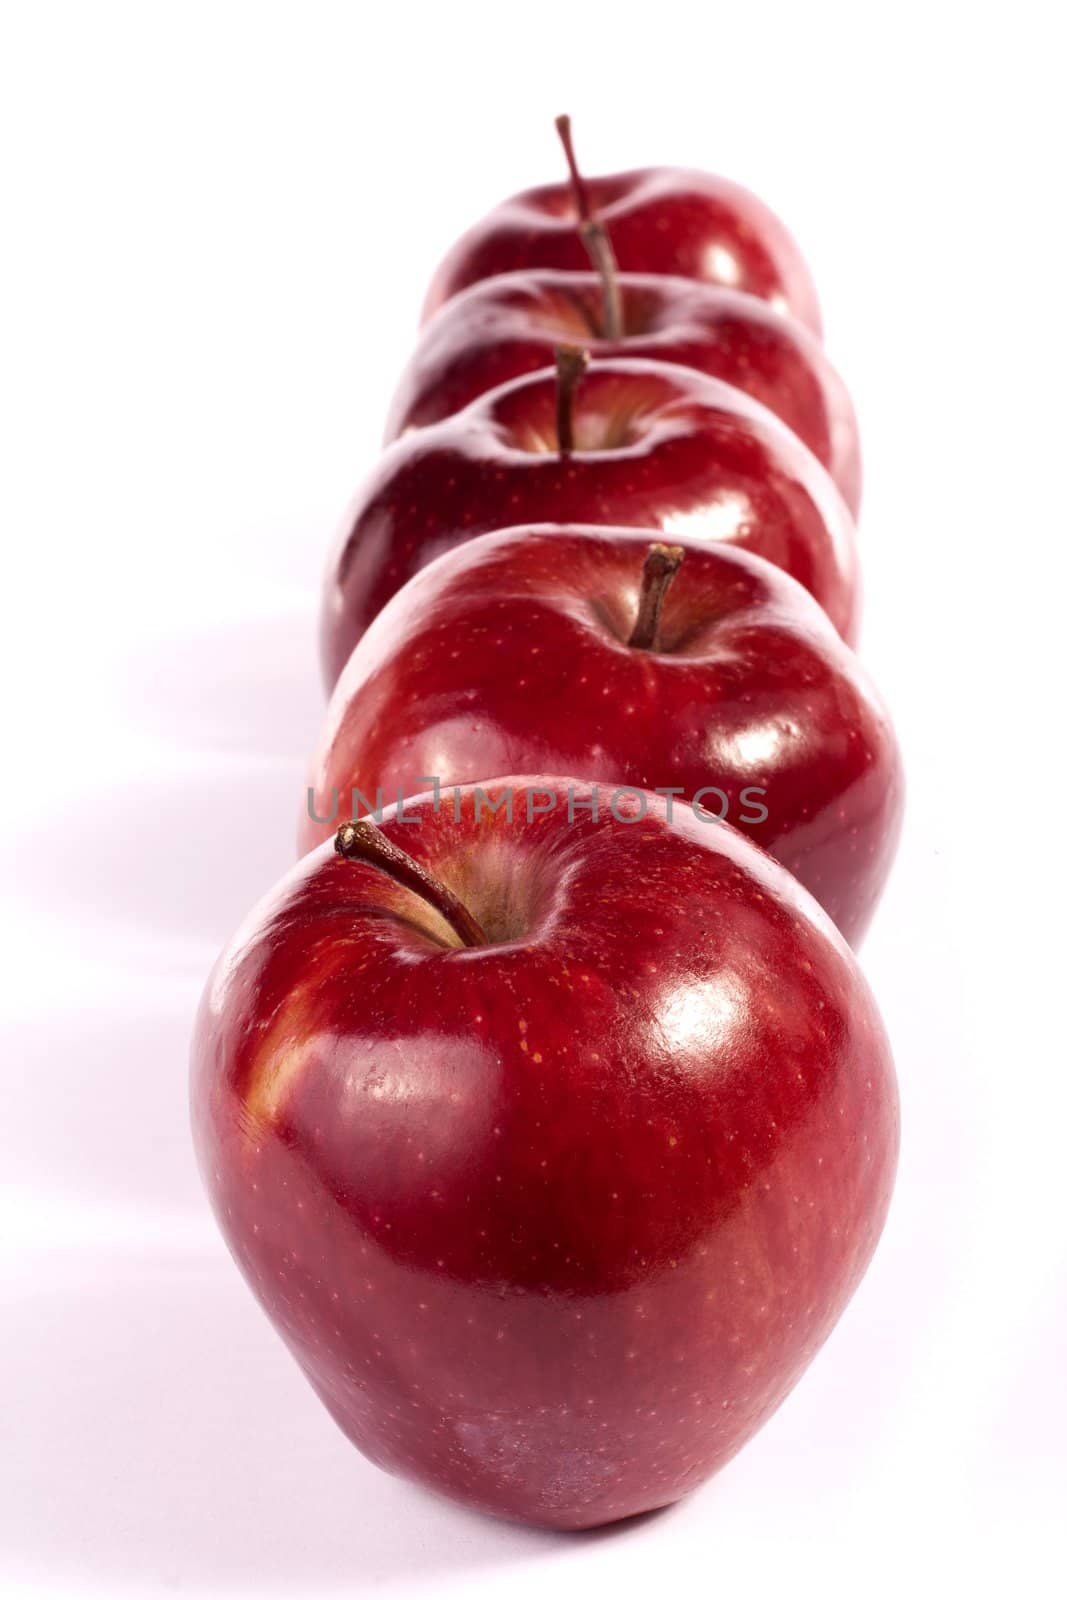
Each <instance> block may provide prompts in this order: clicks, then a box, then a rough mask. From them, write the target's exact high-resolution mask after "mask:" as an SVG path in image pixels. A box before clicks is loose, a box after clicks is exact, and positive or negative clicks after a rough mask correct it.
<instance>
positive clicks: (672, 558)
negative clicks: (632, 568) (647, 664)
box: [626, 544, 685, 650]
mask: <svg viewBox="0 0 1067 1600" xmlns="http://www.w3.org/2000/svg"><path fill="white" fill-rule="evenodd" d="M684 557H685V551H684V550H683V549H682V547H681V545H680V544H650V545H649V547H648V554H647V555H646V556H645V564H644V566H643V567H642V568H641V593H640V597H639V599H638V602H637V620H636V621H635V623H634V626H633V632H632V633H631V634H630V637H629V638H628V639H627V641H626V642H627V644H628V645H629V646H630V649H631V650H656V649H658V647H659V619H660V613H661V611H662V610H663V602H664V600H666V598H667V590H668V589H669V588H670V586H671V584H672V583H673V582H674V578H675V574H676V573H677V571H678V568H679V567H680V566H681V564H682V561H683V559H684Z"/></svg>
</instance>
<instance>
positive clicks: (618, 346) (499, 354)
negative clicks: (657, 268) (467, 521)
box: [386, 271, 860, 515]
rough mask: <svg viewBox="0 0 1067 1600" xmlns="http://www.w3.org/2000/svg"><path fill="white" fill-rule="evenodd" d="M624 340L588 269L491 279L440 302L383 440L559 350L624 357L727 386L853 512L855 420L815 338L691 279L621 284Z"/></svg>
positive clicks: (626, 279) (751, 300) (762, 304)
mask: <svg viewBox="0 0 1067 1600" xmlns="http://www.w3.org/2000/svg"><path fill="white" fill-rule="evenodd" d="M619 287H620V296H621V300H622V307H623V318H624V326H625V330H626V336H625V337H624V338H622V339H616V340H611V339H604V338H601V337H600V328H601V326H602V321H601V318H602V304H601V299H602V297H601V288H600V280H599V278H597V276H596V275H595V274H594V273H591V272H582V273H579V272H549V271H541V272H522V273H519V272H515V273H509V274H507V275H505V276H503V277H499V278H488V279H486V280H484V281H483V282H481V283H478V284H475V285H474V286H473V287H471V288H469V289H467V290H465V291H464V292H463V293H462V294H461V295H459V296H458V297H457V298H456V299H454V300H450V301H449V302H448V303H447V304H446V305H444V306H442V308H441V310H440V311H438V312H437V314H436V316H434V317H433V318H431V320H430V321H429V322H428V323H427V325H426V327H425V328H424V329H423V331H422V336H421V338H420V340H419V343H418V346H417V348H416V350H415V353H414V355H413V356H412V358H411V360H410V361H409V362H408V365H407V367H406V368H405V370H404V372H403V374H402V375H401V378H400V383H399V385H398V387H397V392H396V396H395V398H394V400H393V405H392V409H391V411H390V415H389V422H388V426H387V428H386V439H387V440H391V439H396V438H399V437H400V435H401V434H403V433H404V432H406V431H407V430H408V429H409V428H414V427H424V426H425V425H426V424H427V423H428V422H439V421H440V420H441V418H442V417H448V416H452V415H453V413H455V412H456V411H459V410H461V409H462V408H463V406H465V405H468V404H469V403H470V401H472V400H475V399H477V397H478V396H479V395H481V394H484V393H485V392H486V391H487V390H488V389H493V388H495V387H496V386H497V385H498V384H501V383H507V382H508V381H509V379H511V378H517V377H519V376H520V375H521V374H522V373H526V372H536V371H537V370H539V369H540V368H542V367H551V366H552V365H553V362H554V359H555V356H554V352H555V347H556V346H557V345H560V344H572V345H578V346H580V347H581V348H583V349H588V350H589V351H590V352H591V353H592V355H593V356H594V358H595V359H603V358H605V357H609V356H629V357H636V358H639V359H642V360H654V361H670V362H676V363H677V364H678V365H679V366H683V367H694V368H695V369H696V370H697V371H698V372H706V373H707V374H708V376H709V377H712V378H721V379H722V380H723V382H724V383H732V384H735V385H736V386H737V387H738V388H739V389H743V390H744V392H745V393H746V394H749V395H751V396H752V398H753V399H754V400H759V401H760V402H761V403H762V404H763V405H765V406H767V407H768V408H769V409H770V410H771V411H773V412H774V413H775V415H776V416H778V417H780V418H781V419H782V421H783V422H784V423H786V424H787V426H788V427H790V428H792V430H793V432H794V433H795V434H796V435H797V436H798V438H800V439H802V440H803V442H804V443H805V444H806V445H807V447H808V449H809V450H810V451H811V452H812V454H813V455H814V456H816V457H817V458H818V460H820V461H821V462H822V464H823V466H824V467H826V469H827V471H828V472H829V473H830V476H831V477H832V478H833V479H834V481H835V483H836V484H837V486H838V488H839V489H840V490H841V493H842V495H843V496H844V499H845V503H846V504H847V505H848V508H849V510H850V511H851V512H852V513H853V515H855V513H856V511H857V510H858V508H859V500H860V454H859V433H858V429H857V426H856V415H855V412H854V410H853V408H852V402H851V400H850V399H849V395H848V391H847V389H846V388H845V386H844V384H843V383H842V381H841V379H840V378H839V376H838V374H837V372H836V371H835V369H834V368H833V367H832V366H831V364H830V362H829V361H828V360H827V358H826V355H825V352H824V351H823V348H822V345H821V344H820V342H819V340H818V339H817V338H816V337H815V335H814V334H812V333H810V332H809V331H808V330H807V329H806V328H804V327H803V326H802V325H801V324H800V323H799V322H797V321H795V320H794V319H793V318H791V317H784V316H782V315H781V314H780V313H778V312H776V311H775V310H774V309H773V308H772V307H771V306H769V305H768V304H767V302H766V301H765V300H757V299H756V298H755V297H754V296H752V295H749V294H740V293H738V292H737V291H736V290H731V289H717V288H711V287H709V286H708V285H706V284H702V283H694V282H693V281H692V280H691V279H687V278H676V277H655V276H652V275H650V274H637V273H632V274H626V275H623V276H622V277H621V279H620V285H619Z"/></svg>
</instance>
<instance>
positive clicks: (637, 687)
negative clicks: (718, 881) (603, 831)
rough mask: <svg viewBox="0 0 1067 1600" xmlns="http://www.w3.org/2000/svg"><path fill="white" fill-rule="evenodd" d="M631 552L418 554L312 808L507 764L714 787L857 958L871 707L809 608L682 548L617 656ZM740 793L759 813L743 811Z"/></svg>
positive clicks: (775, 581)
mask: <svg viewBox="0 0 1067 1600" xmlns="http://www.w3.org/2000/svg"><path fill="white" fill-rule="evenodd" d="M648 543H649V540H648V535H647V534H642V533H638V532H635V531H633V530H625V531H624V530H616V529H613V530H610V531H609V530H606V529H596V528H584V529H577V528H558V529H557V528H550V529H544V528H541V529H515V530H511V531H508V532H504V533H499V534H489V535H487V536H486V537H484V538H482V539H476V540H473V541H472V542H471V543H469V544H467V545H464V546H462V547H461V548H460V549H458V550H456V551H454V552H453V553H452V554H451V555H448V556H445V557H443V558H442V559H441V560H439V561H437V562H435V563H434V564H433V566H432V567H430V568H428V569H427V570H426V571H425V572H423V573H422V574H421V575H420V576H419V577H418V578H417V579H416V580H415V581H414V582H413V583H411V584H409V585H408V586H407V587H406V588H405V589H403V590H402V591H401V592H400V593H399V594H397V595H395V596H394V597H393V599H392V601H390V603H389V605H388V606H387V607H386V609H385V610H384V611H383V612H382V613H381V615H380V616H379V617H378V618H377V619H376V621H375V622H374V623H373V624H372V626H371V629H370V631H369V632H368V633H367V634H365V635H364V637H363V639H362V641H361V642H360V644H359V645H358V646H357V648H356V650H355V652H354V653H353V655H352V657H351V658H350V660H349V662H348V665H347V667H346V668H345V671H344V672H343V674H342V675H341V678H340V681H339V682H338V684H337V687H336V689H335V690H334V694H333V698H332V700H331V703H330V709H329V713H328V716H327V721H326V727H325V729H324V732H323V735H322V738H321V740H320V743H319V747H318V751H317V754H316V756H315V759H314V761H313V762H312V767H311V772H310V774H309V778H308V782H309V784H310V785H312V786H313V787H314V789H315V791H316V803H315V807H314V809H315V813H316V815H317V816H320V817H325V818H329V817H331V815H333V813H334V811H335V810H336V813H337V815H338V820H345V819H347V818H350V817H351V812H352V804H351V794H352V790H353V788H358V789H360V790H361V791H362V793H363V794H364V795H365V796H366V797H367V802H366V803H367V805H373V804H374V803H375V792H376V790H377V789H378V788H379V787H380V789H381V791H382V793H383V796H384V799H385V801H386V802H392V801H394V800H395V799H396V798H397V794H398V792H401V791H402V792H403V793H405V794H408V795H413V794H417V793H418V792H419V791H420V790H421V789H424V788H426V787H427V780H428V779H429V778H431V777H436V778H438V779H439V780H440V782H441V783H442V785H450V784H455V783H473V782H476V781H478V780H479V779H492V778H495V777H496V775H497V774H498V773H500V772H509V771H515V770H518V771H528V772H566V773H568V774H573V776H574V777H576V778H584V779H589V780H590V781H600V782H602V783H606V784H611V783H616V784H635V785H637V786H638V787H639V788H645V789H655V788H667V787H680V788H681V789H682V790H683V791H684V793H685V794H686V795H687V796H689V797H692V796H693V795H694V794H695V793H696V792H697V790H698V789H700V788H701V787H703V786H704V785H715V786H717V787H718V788H720V789H721V790H722V791H723V793H724V794H725V795H726V796H727V797H728V805H727V807H726V814H727V817H728V819H729V820H730V821H731V822H733V823H734V824H735V825H739V826H741V827H742V829H743V831H744V832H746V833H749V834H750V835H751V837H753V838H754V839H756V840H757V842H758V843H760V844H762V845H763V846H764V848H765V849H768V850H770V851H771V853H772V854H773V855H775V856H776V857H777V858H778V860H780V861H781V862H783V863H784V865H785V866H787V867H788V868H789V870H790V871H791V872H792V873H794V875H795V876H796V877H797V878H798V879H799V880H800V882H801V883H802V884H803V885H804V887H805V888H807V889H809V890H810V891H811V892H812V893H813V894H814V895H815V897H816V898H817V899H818V900H819V901H820V902H821V904H822V905H823V907H824V908H825V909H826V910H827V911H828V912H829V914H830V915H831V916H832V917H833V919H834V921H835V922H836V923H837V925H838V927H839V928H840V929H841V931H842V933H844V935H845V937H846V938H847V939H848V940H849V941H850V942H851V943H853V944H855V943H856V942H858V940H859V939H860V937H861V936H862V934H863V932H864V931H865V929H866V927H867V924H868V922H869V920H870V917H871V914H872V912H873V910H874V907H875V904H876V903H877V899H878V896H879V894H880V893H881V890H882V887H883V885H884V883H885V879H886V877H887V875H888V872H889V868H890V865H891V863H892V859H893V855H894V851H895V848H896V842H897V836H898V833H899V827H900V814H901V806H902V800H903V779H902V774H901V766H900V757H899V752H898V750H897V745H896V741H895V739H894V737H893V732H892V728H891V726H890V724H889V720H888V716H887V714H886V711H885V708H884V707H883V706H882V704H881V702H880V700H879V699H878V697H877V695H876V694H875V692H874V690H873V688H872V686H871V685H870V683H869V682H868V680H867V677H866V674H865V673H864V671H863V669H862V667H861V665H860V663H859V662H858V660H857V659H856V657H855V656H854V655H853V654H852V652H851V651H850V650H849V649H848V648H847V646H845V645H844V644H843V643H842V642H841V640H840V638H839V637H838V635H837V634H836V633H835V632H834V630H833V628H832V627H831V626H830V623H829V621H828V619H827V618H826V616H825V614H824V613H823V612H822V611H821V610H820V609H819V607H818V606H817V605H816V604H815V602H814V601H813V600H812V599H811V597H810V596H809V595H807V594H806V593H805V592H804V591H803V590H802V589H801V588H800V587H799V585H797V584H795V583H793V582H792V581H791V580H790V579H789V578H787V577H786V576H785V575H784V574H783V573H781V572H779V571H778V570H777V569H776V568H774V567H771V566H770V565H769V563H767V562H764V561H761V560H760V559H759V558H758V557H756V556H751V555H748V554H746V553H745V552H743V551H738V550H731V549H728V548H726V547H724V546H711V547H706V548H702V547H700V546H698V545H689V546H687V553H686V556H685V559H684V561H683V563H682V566H681V569H680V571H679V572H678V574H677V576H676V577H675V579H674V582H673V584H672V586H671V588H670V590H669V592H668V595H667V600H666V604H665V606H664V609H663V614H662V618H661V625H660V641H659V642H660V649H659V650H658V651H648V650H634V649H631V648H629V647H628V645H627V644H626V642H625V641H626V640H627V639H628V637H629V635H630V632H631V629H632V626H633V621H634V617H635V615H636V610H637V594H638V589H639V585H640V578H641V567H642V562H643V560H644V557H645V554H646V552H647V550H648ZM752 786H755V787H757V788H760V789H762V790H764V791H765V793H764V794H763V796H762V798H761V800H760V805H759V806H758V807H757V806H756V805H755V804H753V803H749V801H751V799H752V797H751V796H749V797H748V799H747V800H746V799H743V798H742V797H743V796H744V795H745V793H746V791H747V790H749V789H750V788H751V787H752ZM335 791H336V795H337V798H336V800H335V799H334V792H335ZM704 803H705V805H707V806H708V807H709V808H710V809H712V810H714V811H715V812H716V813H719V812H721V811H722V810H723V807H724V802H723V800H722V798H721V797H719V796H714V795H712V796H708V797H706V798H705V801H704ZM361 804H362V803H361ZM763 808H766V812H767V815H766V817H765V818H763V819H762V820H760V819H759V811H760V810H761V809H763ZM364 809H365V807H364ZM745 819H751V820H749V821H747V822H746V820H745ZM333 826H336V822H334V823H333ZM301 828H302V831H301V844H302V847H303V848H305V849H311V848H312V847H313V846H314V845H316V844H319V843H320V842H321V841H322V840H323V839H324V838H327V837H329V835H330V833H331V832H332V827H331V825H330V822H329V821H327V822H324V823H320V824H316V823H315V822H314V821H313V820H312V819H311V817H310V816H309V815H308V814H307V812H306V811H305V813H304V815H303V818H302V825H301Z"/></svg>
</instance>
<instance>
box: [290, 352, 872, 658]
mask: <svg viewBox="0 0 1067 1600" xmlns="http://www.w3.org/2000/svg"><path fill="white" fill-rule="evenodd" d="M555 419H556V377H555V374H554V373H552V372H545V373H530V374H528V375H527V376H525V377H522V378H516V379H514V380H513V381H512V382H511V383H507V384H504V385H502V386H501V387H500V388H498V389H493V390H491V391H490V392H489V393H488V394H485V395H482V396H481V398H480V399H478V400H475V401H472V403H471V404H470V405H469V406H467V407H465V408H464V410H462V411H459V412H457V413H456V415H455V416H453V417H448V418H446V419H445V420H444V421H443V422H437V423H434V424H433V426H432V427H427V428H422V429H420V430H419V431H418V432H416V433H413V434H409V435H408V437H407V438H404V439H399V440H397V442H396V443H395V444H392V445H390V446H389V448H388V449H387V450H386V451H385V452H384V453H383V455H382V457H381V459H380V460H379V462H378V464H377V466H376V468H375V469H374V470H373V471H372V473H371V475H370V478H369V480H368V482H367V483H366V484H365V485H364V487H363V490H362V491H361V493H360V494H359V496H358V497H357V499H356V501H355V504H354V506H353V507H352V509H351V511H350V513H349V517H348V519H347V521H346V524H345V526H344V528H343V529H342V531H341V535H340V538H339V540H338V542H337V545H336V547H335V550H334V553H333V555H332V557H331V559H330V562H329V564H328V567H327V576H326V585H325V592H324V599H323V610H322V622H321V632H320V640H321V648H322V665H323V674H324V677H325V680H326V686H327V688H328V689H332V687H333V685H334V684H335V683H336V681H337V679H338V677H339V676H340V674H341V671H342V669H343V667H344V665H345V662H346V661H347V660H348V657H349V656H350V655H351V653H352V651H353V649H354V648H355V646H356V644H357V643H358V642H359V639H360V637H361V636H362V634H363V633H364V631H365V630H366V628H367V626H368V625H369V623H370V622H371V621H372V619H373V618H374V617H375V616H376V615H377V613H378V612H379V611H380V610H381V608H382V606H383V605H385V603H386V601H387V600H389V599H390V597H391V596H392V595H394V594H395V593H396V591H397V590H398V589H399V588H400V587H401V585H402V584H404V583H406V582H407V581H408V579H409V578H411V577H413V576H414V574H415V573H416V572H418V571H419V570H420V568H422V567H424V566H426V565H427V563H428V562H430V561H432V560H433V559H434V558H435V557H436V556H439V555H443V554H444V553H445V551H446V550H450V549H454V548H455V547H456V546H457V545H459V544H463V543H465V542H466V541H467V540H469V539H472V538H474V537H475V536H476V535H478V534H483V533H492V532H495V531H496V530H497V529H499V528H506V527H515V526H518V525H520V524H522V523H527V522H544V521H546V520H551V521H552V522H558V523H567V522H585V523H605V524H608V525H623V526H628V527H640V528H645V529H653V528H658V529H660V530H662V532H663V534H664V536H665V537H667V538H669V539H670V540H671V541H676V540H677V539H679V538H684V539H687V540H692V539H696V540H700V541H709V542H710V541H713V540H725V541H728V542H730V543H733V544H736V545H738V546H740V547H742V548H745V549H749V550H753V551H754V552H755V553H756V554H757V555H762V556H765V557H767V559H768V560H770V561H772V562H773V563H774V564H775V565H776V566H779V567H782V568H783V569H784V570H785V571H787V572H790V573H791V574H792V575H793V577H795V578H796V579H798V581H799V582H800V583H802V584H803V585H804V587H805V588H806V589H809V590H810V591H811V593H812V594H814V596H815V598H816V599H817V600H818V601H819V603H820V604H821V605H822V606H823V608H824V610H825V611H826V612H827V613H828V615H829V616H830V619H831V621H832V622H833V623H834V626H835V627H836V628H837V629H838V632H839V633H841V634H842V636H843V637H845V638H846V639H848V640H849V641H850V642H851V641H852V640H853V639H854V638H855V634H856V629H857V625H858V613H859V573H858V568H857V560H856V543H855V526H854V524H853V521H852V518H851V516H850V515H849V512H848V508H847V507H846V505H845V503H844V501H843V500H842V498H841V496H840V494H839V493H838V491H837V489H836V488H835V487H834V484H833V482H832V480H831V479H830V477H829V475H828V474H827V472H826V471H825V469H824V468H823V467H821V466H820V465H819V463H818V462H817V461H816V459H815V457H814V456H813V455H812V454H811V452H810V451H809V450H808V449H806V447H805V446H804V445H802V444H801V442H800V440H799V439H798V438H797V437H796V435H795V434H793V433H792V432H791V431H790V430H789V429H788V428H787V427H786V426H785V424H784V423H782V422H780V421H779V420H778V418H777V417H775V416H774V415H773V414H772V413H771V412H769V411H768V410H767V409H766V407H765V406H761V405H759V404H758V402H756V401H754V400H751V399H749V397H748V396H747V395H744V394H742V393H741V391H740V390H738V389H735V388H733V387H732V386H731V385H729V384H725V383H720V382H719V381H718V380H717V379H715V378H708V377H706V376H705V375H704V374H703V373H700V372H691V371H689V370H688V369H687V368H684V367H679V366H671V365H668V364H667V363H666V362H659V361H631V360H613V361H601V362H599V363H598V364H597V365H596V366H593V367H590V369H589V371H588V372H587V373H586V374H585V375H584V377H583V378H582V380H581V382H580V384H579V386H578V390H577V395H576V398H575V404H574V429H575V438H576V448H575V452H574V454H573V455H570V456H561V455H560V453H559V451H558V448H557V445H556V420H555Z"/></svg>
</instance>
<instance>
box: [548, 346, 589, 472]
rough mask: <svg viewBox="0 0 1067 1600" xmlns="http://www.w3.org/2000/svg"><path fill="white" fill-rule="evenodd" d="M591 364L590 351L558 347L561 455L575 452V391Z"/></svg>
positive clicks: (557, 392) (557, 377)
mask: <svg viewBox="0 0 1067 1600" xmlns="http://www.w3.org/2000/svg"><path fill="white" fill-rule="evenodd" d="M588 365H589V351H588V350H580V349H579V348H578V346H577V345H573V344H561V345H559V346H558V347H557V349H556V443H557V446H558V448H559V453H560V455H561V456H569V455H572V454H573V452H574V391H575V390H576V389H577V387H578V380H579V379H580V378H581V376H582V373H583V372H584V371H585V369H586V367H587V366H588Z"/></svg>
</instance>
